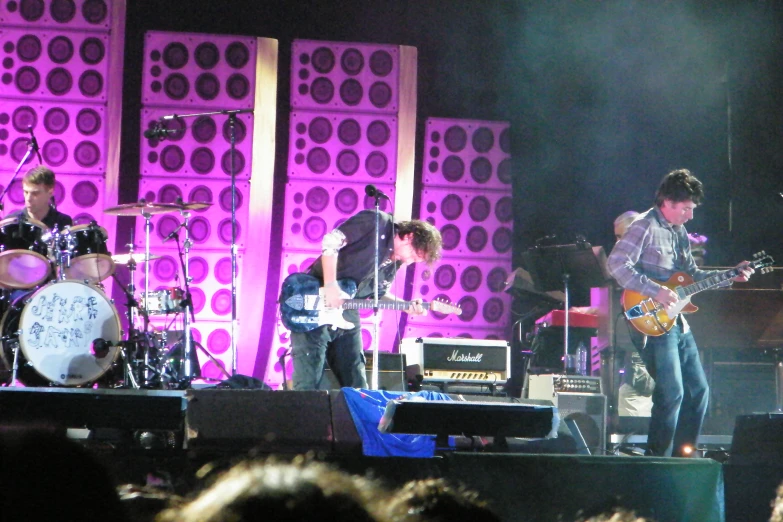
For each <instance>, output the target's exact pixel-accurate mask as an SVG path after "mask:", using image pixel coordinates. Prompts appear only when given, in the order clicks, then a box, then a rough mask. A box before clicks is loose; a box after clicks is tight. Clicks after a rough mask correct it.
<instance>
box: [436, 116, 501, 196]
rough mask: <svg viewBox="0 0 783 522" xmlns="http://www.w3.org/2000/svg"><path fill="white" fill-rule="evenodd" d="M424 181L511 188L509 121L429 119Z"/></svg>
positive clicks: (449, 184) (464, 185) (472, 186)
mask: <svg viewBox="0 0 783 522" xmlns="http://www.w3.org/2000/svg"><path fill="white" fill-rule="evenodd" d="M426 129H427V134H426V137H425V139H424V167H423V169H424V170H423V183H424V185H425V186H431V185H441V186H444V185H445V186H450V187H466V188H479V187H481V188H482V189H499V190H507V191H511V155H510V153H511V149H510V136H509V132H510V127H509V123H508V122H502V121H477V120H452V119H444V118H429V119H427V123H426Z"/></svg>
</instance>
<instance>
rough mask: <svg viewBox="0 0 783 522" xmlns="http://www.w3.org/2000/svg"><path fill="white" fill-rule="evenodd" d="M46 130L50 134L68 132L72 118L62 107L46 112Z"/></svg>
mask: <svg viewBox="0 0 783 522" xmlns="http://www.w3.org/2000/svg"><path fill="white" fill-rule="evenodd" d="M43 124H44V129H46V130H47V131H48V132H49V134H62V133H63V132H65V131H66V130H68V126H69V125H70V124H71V118H70V117H69V116H68V113H67V112H66V111H65V109H62V108H60V107H54V108H52V109H49V110H48V111H46V114H44V119H43Z"/></svg>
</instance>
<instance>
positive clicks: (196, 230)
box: [164, 216, 212, 243]
mask: <svg viewBox="0 0 783 522" xmlns="http://www.w3.org/2000/svg"><path fill="white" fill-rule="evenodd" d="M211 231H212V227H211V226H210V224H209V221H208V220H207V219H206V218H204V217H202V216H197V217H195V218H193V219H191V220H190V238H191V239H192V240H193V241H194V242H195V243H203V242H205V241H206V240H207V239H209V234H210V232H211ZM164 237H165V236H164Z"/></svg>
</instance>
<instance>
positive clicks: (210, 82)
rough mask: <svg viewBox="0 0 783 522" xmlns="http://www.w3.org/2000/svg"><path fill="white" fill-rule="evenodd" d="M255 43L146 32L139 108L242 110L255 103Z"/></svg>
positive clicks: (249, 39) (235, 38)
mask: <svg viewBox="0 0 783 522" xmlns="http://www.w3.org/2000/svg"><path fill="white" fill-rule="evenodd" d="M255 84H256V39H255V38H253V37H250V36H228V35H216V34H195V33H170V32H159V31H147V33H146V34H145V38H144V71H143V73H142V98H141V99H142V104H143V105H146V106H150V105H156V106H165V107H179V108H180V112H182V110H181V109H182V108H188V111H187V112H196V111H193V110H190V109H192V108H195V107H202V108H212V109H228V108H230V109H247V108H252V107H253V105H254V103H255V88H256V87H255Z"/></svg>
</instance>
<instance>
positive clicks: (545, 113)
mask: <svg viewBox="0 0 783 522" xmlns="http://www.w3.org/2000/svg"><path fill="white" fill-rule="evenodd" d="M127 9H128V11H127V29H126V49H125V66H124V70H125V86H124V87H125V90H124V95H123V121H124V128H123V136H122V158H121V180H122V186H123V187H124V189H123V193H122V194H121V195H120V201H121V202H124V201H131V200H134V199H136V198H137V194H136V190H137V188H136V187H137V183H136V181H137V180H138V172H139V158H138V151H139V133H138V129H139V118H140V116H139V109H140V103H141V101H140V93H141V71H142V60H143V55H142V54H143V36H144V33H145V31H148V30H156V31H181V32H195V33H212V34H236V35H250V36H261V37H269V38H275V39H277V40H278V41H279V45H280V47H279V51H280V55H279V63H280V66H279V76H278V82H279V84H278V113H277V114H278V128H277V142H276V147H277V151H276V164H275V172H276V178H275V182H276V191H277V190H280V191H282V190H283V187H284V184H285V172H286V161H287V153H288V120H287V113H288V109H289V106H288V99H289V94H290V93H289V81H290V72H289V71H290V53H291V51H290V49H291V43H292V41H293V40H294V39H315V40H328V41H345V42H369V43H384V44H400V45H409V46H414V47H416V48H417V50H418V64H419V69H418V124H417V125H418V132H417V172H419V173H420V171H421V163H422V160H421V150H422V146H423V125H424V121H425V120H426V118H428V117H446V118H464V119H477V120H505V121H510V122H511V129H512V155H513V190H514V216H515V223H514V230H515V244H514V263H515V266H516V265H518V264H519V263H520V260H521V255H522V253H523V252H524V251H525V249H527V248H528V247H530V246H532V245H533V244H535V241H536V240H537V239H538V238H541V237H543V236H547V235H556V240H555V241H557V242H561V243H568V242H572V241H573V240H574V238H575V237H576V236H577V235H583V236H584V237H586V238H587V240H588V241H590V242H591V243H593V244H595V245H602V246H604V247H606V248H607V249H609V248H610V247H611V244H612V237H613V235H612V221H613V220H614V218H615V217H616V216H617V215H619V214H620V213H622V212H624V211H626V210H632V209H633V210H638V211H641V210H645V209H647V208H649V207H650V206H651V204H652V200H653V195H654V192H655V189H656V187H657V184H658V182H659V180H660V178H661V177H662V176H663V175H664V174H665V173H666V172H668V171H669V170H672V169H674V168H680V167H685V168H689V169H691V170H692V171H693V172H694V173H695V174H696V175H697V176H698V177H699V178H700V179H701V180H702V181H703V182H704V184H705V188H706V193H707V199H706V202H705V204H704V205H703V207H702V208H700V209H698V210H697V217H696V218H695V219H694V221H693V222H692V223H691V224H689V226H688V229H689V231H691V232H698V233H700V234H704V235H707V236H708V237H709V242H708V246H707V257H706V260H707V264H709V265H726V264H730V265H733V264H735V263H736V262H737V261H739V260H741V259H744V258H748V257H749V256H750V254H751V253H752V252H754V251H756V250H760V249H766V250H767V251H770V252H771V253H773V254H775V253H776V252H775V250H776V249H777V250H779V247H778V241H780V239H779V222H780V220H781V212H783V197H781V195H780V192H781V190H783V181H781V177H780V174H779V173H780V171H781V167H783V141H782V140H781V138H783V136H782V134H783V116H782V115H781V101H780V96H779V93H780V92H781V91H783V67H781V63H783V45H781V44H783V42H782V41H781V28H782V27H783V4H781V3H780V2H771V1H770V2H763V1H756V2H752V1H750V2H749V1H725V0H719V1H711V2H707V1H662V2H645V1H641V0H637V1H633V0H631V1H608V2H576V1H574V2H569V1H560V2H540V1H529V2H528V1H516V2H512V1H489V0H483V1H477V0H458V1H455V0H452V1H445V0H415V1H414V0H412V1H403V0H398V1H367V0H341V1H323V2H309V1H293V0H277V1H257V0H226V1H223V2H214V1H203V0H192V1H188V2H152V1H149V0H143V1H129V2H128V7H127ZM276 195H277V194H276ZM275 199H276V201H281V200H282V199H283V198H275ZM414 210H415V209H414ZM778 257H780V255H778Z"/></svg>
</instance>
